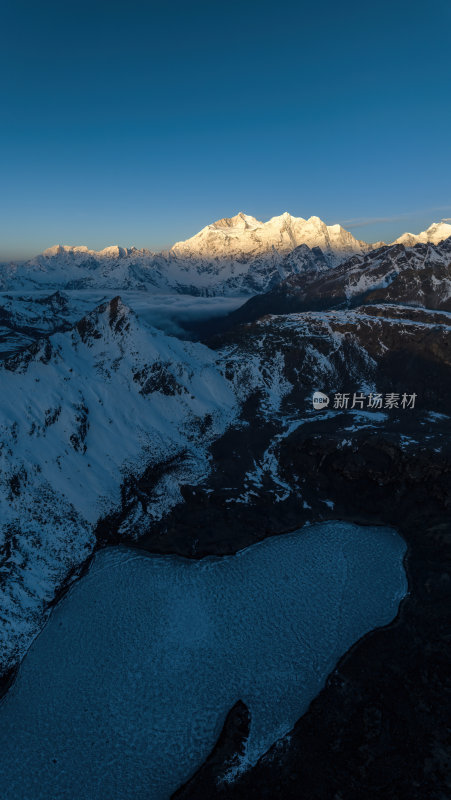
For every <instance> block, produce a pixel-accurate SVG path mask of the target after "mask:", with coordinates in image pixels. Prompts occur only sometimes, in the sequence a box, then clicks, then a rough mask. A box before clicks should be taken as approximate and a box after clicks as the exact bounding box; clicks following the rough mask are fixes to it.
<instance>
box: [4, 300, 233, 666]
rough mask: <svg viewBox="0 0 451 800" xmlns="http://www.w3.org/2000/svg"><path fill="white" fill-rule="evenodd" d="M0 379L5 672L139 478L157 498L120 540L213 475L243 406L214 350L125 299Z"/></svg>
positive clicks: (133, 507)
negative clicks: (163, 327)
mask: <svg viewBox="0 0 451 800" xmlns="http://www.w3.org/2000/svg"><path fill="white" fill-rule="evenodd" d="M0 376H1V385H2V394H1V399H0V412H1V418H0V453H1V469H0V508H1V513H0V519H1V525H0V552H1V554H2V576H3V582H2V586H1V590H0V592H1V607H2V622H1V626H0V640H1V647H0V652H1V660H0V673H1V672H2V671H3V670H4V669H5V668H7V667H8V666H10V665H12V664H14V663H16V662H17V660H18V659H19V658H20V657H21V656H22V655H23V653H24V652H25V650H26V649H27V647H28V646H29V644H30V641H31V639H32V638H33V636H34V635H35V634H36V632H37V631H38V630H39V628H40V626H41V625H42V623H43V620H44V618H45V615H46V613H47V612H46V609H47V607H48V603H49V602H51V601H52V599H53V598H54V595H55V592H56V591H57V590H58V589H59V587H60V586H61V585H62V584H63V583H64V581H65V580H66V579H67V577H68V575H69V574H70V573H71V570H76V569H77V568H78V567H79V566H80V564H81V563H82V562H83V560H84V559H85V558H86V557H87V556H88V555H89V554H90V553H91V552H92V550H93V548H94V546H95V541H96V536H95V528H96V524H97V522H98V520H99V519H100V518H102V517H103V516H104V515H105V514H107V513H111V512H112V511H114V509H115V508H118V507H121V506H122V504H123V503H124V501H126V498H125V495H124V491H125V490H124V486H125V485H127V480H131V477H130V476H133V475H139V476H142V475H143V474H145V476H146V492H147V494H146V497H147V500H144V499H143V500H142V502H141V501H140V500H139V497H138V499H136V498H135V500H134V501H132V500H129V502H128V506H127V508H128V512H129V513H128V517H127V521H124V526H123V529H122V535H123V536H126V535H131V536H136V535H138V534H139V532H140V529H141V525H142V524H143V520H145V522H146V524H148V523H149V520H152V519H153V520H155V519H158V518H159V517H161V515H163V514H164V513H165V512H167V511H168V509H169V508H170V507H171V506H172V505H173V504H175V503H177V502H178V501H180V499H181V495H180V490H179V487H180V484H181V483H182V482H183V483H187V482H189V483H196V482H198V481H199V480H200V478H201V477H202V476H203V475H204V474H205V473H208V471H209V461H208V458H207V447H208V444H209V443H210V442H211V441H212V440H213V439H214V438H215V437H217V436H218V435H219V434H221V433H222V432H223V431H224V429H225V428H226V426H227V425H228V424H229V423H230V421H231V419H233V418H234V415H235V414H236V408H237V403H236V400H235V397H234V394H233V392H232V390H231V387H230V385H229V383H228V381H227V380H226V379H225V378H224V377H223V376H222V374H221V373H220V371H219V370H218V368H217V366H216V356H215V354H214V353H213V352H212V351H210V350H208V348H206V347H204V346H202V345H197V344H192V343H188V342H181V341H179V340H177V339H174V338H170V337H168V336H165V335H164V334H163V333H161V332H160V331H157V330H155V329H152V328H149V327H147V326H146V325H144V324H142V323H141V322H140V321H139V320H138V319H137V318H136V317H135V315H134V314H133V313H132V312H131V311H130V309H129V308H127V306H124V305H123V304H122V302H121V301H120V299H119V298H116V299H114V300H112V301H111V302H108V303H106V304H104V305H101V306H100V307H98V308H97V309H96V310H94V311H93V312H92V313H90V314H88V315H87V316H85V317H84V318H83V319H82V320H81V321H80V322H78V323H77V324H76V325H75V326H74V327H73V328H71V329H70V330H68V331H65V332H61V333H55V334H53V335H52V336H51V337H50V338H48V339H41V340H40V341H38V342H36V343H34V344H33V345H31V346H30V347H29V348H28V349H26V350H24V351H23V352H21V353H19V354H17V355H16V356H13V357H11V358H9V359H7V360H6V361H4V362H3V363H2V364H1V366H0ZM149 492H150V494H149ZM138 494H139V493H138Z"/></svg>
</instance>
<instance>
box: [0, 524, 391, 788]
mask: <svg viewBox="0 0 451 800" xmlns="http://www.w3.org/2000/svg"><path fill="white" fill-rule="evenodd" d="M404 554H405V544H404V542H403V540H402V539H401V538H400V537H399V536H398V535H397V533H396V532H395V531H393V530H390V529H387V528H375V527H358V526H355V525H349V524H346V523H339V522H332V523H326V524H321V525H316V526H312V527H310V528H306V529H304V531H303V532H297V533H293V534H289V535H284V536H280V537H273V538H271V539H266V540H265V541H264V542H262V543H260V544H257V545H254V546H253V547H250V548H248V549H246V550H243V551H241V552H240V553H238V554H237V555H235V556H227V557H224V558H207V559H204V560H202V561H190V560H187V559H183V558H178V557H173V556H152V555H148V554H145V553H142V552H139V551H135V550H130V549H126V548H109V549H107V550H104V551H102V552H100V553H99V554H98V555H97V556H96V557H95V559H94V562H93V565H92V567H91V569H90V570H89V572H88V574H87V575H86V576H85V577H84V578H82V579H81V580H80V581H79V582H78V583H77V584H75V585H74V587H73V588H72V589H71V591H70V592H69V593H68V595H67V596H66V597H65V598H64V599H63V600H62V601H61V602H60V603H59V605H58V606H57V608H56V609H55V611H54V613H53V614H52V616H51V618H50V620H49V622H48V624H47V626H46V627H45V629H44V631H43V632H42V633H41V635H40V636H39V637H38V639H37V640H36V641H35V643H34V644H33V646H32V648H31V649H30V651H29V653H28V655H27V656H26V658H25V660H24V662H23V664H22V666H21V669H20V671H19V675H18V677H17V680H16V681H15V683H14V686H13V687H12V689H11V690H10V692H9V693H8V694H7V695H6V697H5V698H4V700H3V701H2V703H1V705H0V797H1V798H2V800H41V799H42V800H49V798H52V800H74V798H77V800H106V799H107V798H108V800H141V799H142V800H160V799H163V798H169V797H170V795H171V793H172V792H173V791H174V790H175V789H176V788H177V787H178V786H179V785H180V784H181V783H183V782H184V781H185V780H187V778H188V777H189V776H190V775H191V774H192V773H193V772H194V771H195V770H196V769H197V768H198V767H199V765H200V764H201V763H202V761H203V760H204V759H205V757H206V756H207V755H208V753H209V751H210V750H211V748H212V747H213V745H214V743H215V741H216V739H217V737H218V735H219V733H220V731H221V727H222V725H223V722H224V719H225V716H226V714H227V712H228V711H229V709H230V708H231V707H232V706H233V705H234V703H235V702H236V701H237V700H239V699H241V700H243V701H244V702H245V703H246V704H247V705H248V707H249V709H250V711H251V715H252V723H251V733H250V737H249V741H248V753H247V758H248V760H249V761H251V762H254V761H255V760H256V759H257V758H258V757H259V756H260V755H261V754H262V753H263V752H264V751H265V750H266V749H267V748H268V747H269V746H270V745H271V744H272V743H273V742H274V741H276V740H277V739H278V738H279V737H281V736H283V735H284V734H286V733H287V732H288V731H289V730H290V729H291V728H292V727H293V725H294V723H295V722H296V720H297V719H298V718H299V717H300V716H301V715H302V713H303V712H304V711H305V710H306V709H307V707H308V705H309V703H310V701H311V700H312V699H313V698H314V697H315V695H316V694H317V693H318V692H319V690H320V689H321V687H322V686H323V685H324V682H325V680H326V678H327V675H328V674H329V673H330V672H331V670H332V669H333V667H334V665H335V664H336V662H337V661H338V659H339V658H340V656H341V655H342V654H343V653H345V652H346V651H347V650H348V649H349V647H350V646H351V645H352V644H353V643H354V642H355V641H356V640H357V639H359V638H360V637H361V636H362V635H363V634H364V633H366V632H367V631H369V630H371V629H373V628H375V627H377V626H380V625H385V624H387V623H388V622H390V620H392V619H393V618H394V617H395V616H396V613H397V610H398V606H399V602H400V600H401V598H402V597H403V596H404V595H405V593H406V591H407V580H406V576H405V572H404V568H403V565H402V561H403V557H404Z"/></svg>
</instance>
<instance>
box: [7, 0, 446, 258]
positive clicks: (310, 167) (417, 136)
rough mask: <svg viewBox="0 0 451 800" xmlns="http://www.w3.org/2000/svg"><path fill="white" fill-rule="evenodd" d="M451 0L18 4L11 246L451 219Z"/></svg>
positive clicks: (364, 231) (19, 251)
mask: <svg viewBox="0 0 451 800" xmlns="http://www.w3.org/2000/svg"><path fill="white" fill-rule="evenodd" d="M450 31H451V5H450V3H449V0H435V2H434V3H433V4H431V3H429V2H416V0H410V2H406V1H405V0H390V1H388V0H379V2H372V3H367V2H362V0H359V2H354V0H352V1H351V2H350V1H349V0H344V2H340V3H338V2H336V0H333V1H331V2H327V0H326V1H324V0H323V2H319V0H318V2H316V3H313V2H311V1H309V2H303V0H297V1H295V2H292V1H291V0H287V1H286V2H284V3H277V2H274V0H273V2H271V3H267V2H265V0H258V2H256V1H255V0H246V2H235V0H229V2H227V3H222V2H214V1H213V2H209V3H204V2H196V0H194V2H188V1H187V0H185V1H184V2H162V1H161V0H160V2H158V3H156V2H151V1H150V2H149V1H147V2H137V0H128V2H117V1H116V0H108V2H98V0H97V1H96V0H91V1H90V2H89V3H88V2H84V0H80V1H78V2H76V3H74V2H71V0H69V1H68V2H64V3H63V2H61V0H58V2H49V1H48V0H42V1H41V2H36V0H33V2H24V0H3V3H2V12H1V34H0V37H1V38H0V115H1V121H0V160H1V163H0V259H5V258H12V257H25V256H28V255H31V254H33V253H36V252H39V251H41V250H42V249H44V248H45V247H47V246H49V245H52V244H55V243H57V242H61V243H65V244H87V245H88V246H90V247H95V248H100V247H104V246H106V245H108V244H112V243H119V244H122V245H130V244H135V245H136V246H139V247H144V246H146V247H154V248H160V247H164V246H167V245H170V244H171V243H173V242H174V241H175V240H177V239H183V238H186V237H187V236H189V235H191V234H193V233H195V232H196V231H197V230H199V229H200V228H201V227H203V226H204V225H205V224H207V223H208V222H211V221H213V220H215V219H217V218H219V217H222V216H230V215H233V214H235V213H236V212H237V211H240V210H243V211H246V212H247V213H249V214H253V215H255V216H256V217H258V218H260V219H267V218H269V217H270V216H273V215H274V214H280V213H282V212H283V211H290V212H291V213H292V214H294V215H296V216H304V217H305V216H310V215H312V214H315V215H318V216H320V217H322V218H323V219H324V220H325V221H326V222H328V223H329V224H332V223H335V222H341V223H343V224H345V225H346V227H348V228H349V229H351V230H352V231H353V233H354V234H355V235H358V236H359V237H361V238H366V239H368V240H376V239H379V238H383V239H387V240H390V239H392V238H394V237H395V236H397V235H398V234H399V233H401V232H402V231H404V230H406V229H408V230H420V229H422V228H424V227H426V226H427V225H428V224H429V223H430V222H432V221H433V220H437V219H440V218H442V217H451V182H450V177H451V144H450V142H451V58H450V50H449V41H450Z"/></svg>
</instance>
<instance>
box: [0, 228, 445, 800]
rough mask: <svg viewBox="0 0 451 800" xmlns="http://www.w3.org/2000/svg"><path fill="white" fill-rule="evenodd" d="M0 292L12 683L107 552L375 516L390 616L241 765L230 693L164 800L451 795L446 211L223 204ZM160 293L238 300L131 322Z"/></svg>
mask: <svg viewBox="0 0 451 800" xmlns="http://www.w3.org/2000/svg"><path fill="white" fill-rule="evenodd" d="M1 290H2V294H1V301H0V354H1V361H0V375H1V386H2V392H1V399H0V409H1V417H0V453H1V468H0V508H1V514H0V558H1V576H2V579H1V583H0V592H1V598H2V604H1V608H2V614H1V618H0V641H1V644H2V647H1V651H0V653H1V657H0V659H1V660H0V669H1V674H2V686H3V689H4V691H5V692H6V691H8V689H9V690H12V689H11V687H14V681H15V677H16V675H17V672H18V669H19V666H20V663H21V661H22V660H23V659H24V657H25V656H26V653H27V651H28V649H29V648H30V646H31V645H32V643H33V641H34V640H35V639H36V636H37V634H38V633H39V632H40V631H41V630H42V628H43V626H44V624H45V622H46V620H47V619H48V617H49V614H50V612H51V610H52V608H54V606H55V605H56V604H57V603H58V602H59V600H60V598H62V597H63V595H64V594H65V593H66V592H67V590H68V589H69V587H70V586H72V585H73V584H74V582H75V581H76V580H77V579H78V578H80V576H82V575H83V574H85V572H86V570H87V569H88V567H89V565H90V563H91V560H92V557H93V555H94V553H96V552H97V551H99V550H100V549H102V548H105V547H106V546H110V547H115V546H117V545H124V544H127V545H128V546H129V547H131V548H137V549H140V550H141V551H142V550H147V551H148V552H151V553H154V554H155V553H157V554H176V555H179V556H185V557H187V558H189V559H194V560H199V559H202V558H204V557H205V556H213V557H219V556H224V555H231V554H234V553H237V552H238V551H240V550H242V549H243V548H245V547H249V546H251V545H254V544H256V543H257V542H258V541H260V540H263V539H265V538H266V537H269V536H273V535H282V534H284V533H287V532H290V531H295V530H298V529H302V528H303V527H306V526H307V527H309V526H311V525H313V524H315V523H324V522H327V521H328V520H329V521H330V520H343V521H347V522H350V523H353V524H354V525H360V526H367V525H372V526H374V525H376V526H392V527H393V528H395V529H396V530H397V531H399V533H400V534H401V535H402V537H403V538H404V540H405V542H406V545H407V552H406V556H405V560H404V564H405V568H406V573H407V580H408V592H407V594H406V596H405V598H404V600H403V601H402V603H401V606H400V610H399V613H398V614H397V616H396V618H395V619H394V620H393V622H391V623H390V624H389V625H387V626H386V627H383V628H378V629H376V630H373V631H371V632H370V633H368V634H367V635H366V636H364V638H362V639H360V641H358V642H357V643H356V644H354V645H353V647H352V648H351V649H350V650H349V651H348V652H347V654H346V655H345V656H344V657H342V658H341V659H340V660H339V662H338V664H336V665H335V666H334V667H333V669H332V671H331V672H330V674H329V677H328V679H327V681H326V684H325V685H324V687H323V688H322V689H321V691H320V692H319V694H317V696H316V698H315V699H314V700H313V701H312V703H311V705H310V706H309V707H308V710H306V712H305V713H304V714H303V715H302V716H301V717H300V719H298V720H297V722H295V724H294V726H293V728H292V730H291V732H290V733H289V734H288V735H285V734H284V736H283V737H281V736H279V733H278V730H277V729H274V731H271V735H270V736H269V739H268V741H270V746H269V747H268V748H267V749H266V752H265V753H264V754H263V755H262V757H261V758H259V760H256V761H255V763H252V764H248V765H247V768H243V769H235V770H233V769H232V766H233V765H235V766H236V764H237V759H238V757H240V758H241V757H242V756H243V754H245V753H246V742H247V741H248V739H249V736H250V734H249V731H250V730H252V718H251V713H250V710H249V704H247V703H246V698H245V697H239V696H237V697H236V702H235V701H234V702H235V705H233V703H232V704H231V705H230V708H228V713H227V716H226V718H225V722H224V726H223V727H222V732H221V725H222V722H221V724H220V725H219V730H218V738H217V743H216V745H214V747H213V749H212V750H211V753H210V755H209V757H208V758H207V759H206V761H205V762H204V763H203V765H201V766H200V768H199V770H198V771H197V772H195V774H194V775H192V774H186V775H184V782H183V785H180V787H179V788H178V789H177V791H176V793H175V795H173V796H174V797H176V798H179V799H180V798H184V799H185V800H189V799H192V800H194V799H195V798H201V797H202V798H224V799H226V798H227V800H229V799H230V800H232V798H233V799H234V800H235V799H238V798H246V800H250V798H255V799H256V800H257V798H258V800H262V799H263V798H271V800H274V798H280V800H282V799H283V800H289V798H293V799H294V798H299V797H305V798H318V800H326V798H327V800H332V798H334V799H335V800H361V798H362V797H365V798H367V800H380V798H381V797H384V798H387V800H389V799H390V800H391V799H393V800H395V798H396V800H404V798H406V800H407V798H409V800H424V798H425V797H427V798H431V799H432V798H434V800H439V798H444V797H446V796H447V793H448V794H449V786H450V777H451V776H450V770H449V758H448V755H447V743H448V725H449V708H448V705H449V703H448V701H447V699H446V698H447V695H446V694H444V687H445V686H446V685H448V682H449V669H450V666H451V665H450V656H449V647H448V633H447V627H446V626H447V619H446V617H447V609H448V608H449V602H450V600H451V564H450V556H451V553H450V548H451V528H450V513H451V412H450V397H451V225H449V224H447V223H446V222H442V223H437V224H434V225H431V226H430V227H429V228H428V229H427V230H426V231H424V232H423V233H420V234H418V235H415V236H414V235H412V234H404V235H403V236H401V237H399V238H398V239H397V240H396V241H395V242H393V243H392V244H384V243H382V242H378V243H375V244H367V243H365V242H362V241H359V240H357V239H355V238H354V237H353V236H352V235H351V234H350V233H349V232H348V231H346V230H345V229H344V228H342V227H341V226H340V225H331V226H328V225H326V224H325V223H324V222H322V221H321V220H320V219H319V218H318V217H310V218H309V219H307V220H305V219H302V218H297V217H292V216H291V215H290V214H287V213H285V214H282V215H281V216H277V217H273V218H272V219H270V220H269V221H268V222H265V223H264V222H259V221H258V220H257V219H255V218H254V217H252V216H249V215H246V214H243V213H239V214H237V215H236V216H234V217H231V218H224V219H221V220H219V221H217V222H214V223H213V224H211V225H207V226H206V227H205V228H203V229H202V230H201V231H200V232H199V233H198V234H196V235H195V236H193V237H192V238H190V239H188V240H187V241H185V242H178V243H177V244H175V245H174V246H173V247H172V248H171V249H170V250H168V251H166V252H162V253H152V252H150V251H147V250H137V249H135V248H122V247H107V248H106V249H104V250H101V251H93V250H89V249H88V248H86V247H68V246H56V247H51V248H50V249H49V250H46V251H45V252H44V253H42V254H41V255H39V256H36V257H35V258H33V259H31V260H30V261H28V262H26V263H23V264H8V265H4V266H3V267H2V271H1ZM163 295H165V296H166V295H168V296H171V297H172V296H173V295H190V296H191V297H194V296H202V297H203V298H209V302H210V303H211V308H212V309H213V308H214V306H215V303H216V302H217V299H218V297H219V298H223V297H224V296H227V297H229V296H230V297H233V298H235V299H237V304H236V305H237V306H238V305H239V307H236V308H235V310H232V311H231V313H229V314H224V315H223V316H221V317H220V318H214V319H213V312H212V314H211V319H209V320H208V322H207V323H205V322H202V323H200V322H198V321H196V320H194V322H193V323H192V324H191V325H189V326H188V325H187V326H186V328H185V329H184V331H183V334H182V335H180V336H176V335H170V334H169V333H168V332H167V331H166V330H163V329H162V328H161V326H160V325H157V324H154V323H155V320H154V319H153V318H152V314H151V313H150V312H149V313H148V314H145V313H143V311H142V309H143V307H144V306H146V304H148V306H149V308H150V307H151V305H152V302H153V300H154V298H155V297H156V296H163ZM240 298H241V299H240ZM315 393H321V395H322V400H321V403H322V405H320V406H318V405H314V404H313V397H314V394H315ZM365 530H366V529H365ZM362 535H363V534H362ZM210 563H213V564H214V563H215V562H214V561H213V562H209V561H207V562H205V564H206V566H205V569H206V570H208V569H210V567H209V564H210ZM287 568H288V567H287ZM346 568H347V567H346V564H345V563H344V564H343V570H346ZM287 580H288V578H287ZM259 591H260V589H259ZM188 629H189V626H188ZM187 635H188V634H187ZM190 646H191V645H190ZM347 646H348V645H347ZM261 668H262V669H264V665H263V666H262V667H261ZM217 677H218V679H219V681H220V680H221V676H220V675H218V676H217ZM194 724H195V725H197V724H198V721H197V720H195V721H194ZM200 724H201V723H200V722H199V725H200ZM218 724H219V723H218ZM251 738H252V737H251ZM251 738H250V739H249V741H251ZM265 741H266V740H265ZM116 757H117V756H115V758H116ZM151 789H152V787H149V797H151V796H152V790H151ZM112 800H113V799H112Z"/></svg>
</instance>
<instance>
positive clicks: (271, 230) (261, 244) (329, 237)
mask: <svg viewBox="0 0 451 800" xmlns="http://www.w3.org/2000/svg"><path fill="white" fill-rule="evenodd" d="M301 244H306V245H308V247H310V248H313V247H320V248H321V249H322V250H323V252H325V253H327V254H328V256H329V260H330V262H331V263H338V261H340V260H342V259H343V257H344V256H346V255H352V254H354V253H363V252H366V251H367V250H371V249H372V248H373V245H368V244H366V243H365V242H361V241H359V240H358V239H355V238H354V236H353V235H352V234H351V233H349V231H346V230H345V229H344V228H342V227H341V225H331V226H328V225H326V223H325V222H323V221H322V220H321V219H320V218H319V217H315V216H312V217H309V219H304V218H303V217H293V216H292V215H291V214H290V213H288V211H285V212H284V213H283V214H280V215H279V216H275V217H271V219H269V220H268V221H267V222H261V221H260V220H257V219H256V218H255V217H252V216H250V215H248V214H244V213H243V212H240V213H239V214H236V216H234V217H229V218H227V217H226V218H223V219H220V220H217V221H216V222H214V223H213V224H210V225H207V226H206V227H205V228H202V230H201V231H199V233H197V234H195V235H194V236H192V237H191V238H190V239H187V240H186V241H183V242H177V243H176V244H175V245H174V246H173V247H172V249H171V251H170V252H171V253H173V254H174V255H176V256H177V257H179V258H187V257H193V256H197V257H199V256H200V257H202V258H208V257H209V258H243V257H244V258H249V257H256V256H262V255H263V254H265V253H269V252H271V251H273V250H274V251H277V252H278V253H280V254H286V253H288V252H290V251H291V250H293V249H294V248H295V247H298V246H299V245H301Z"/></svg>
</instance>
